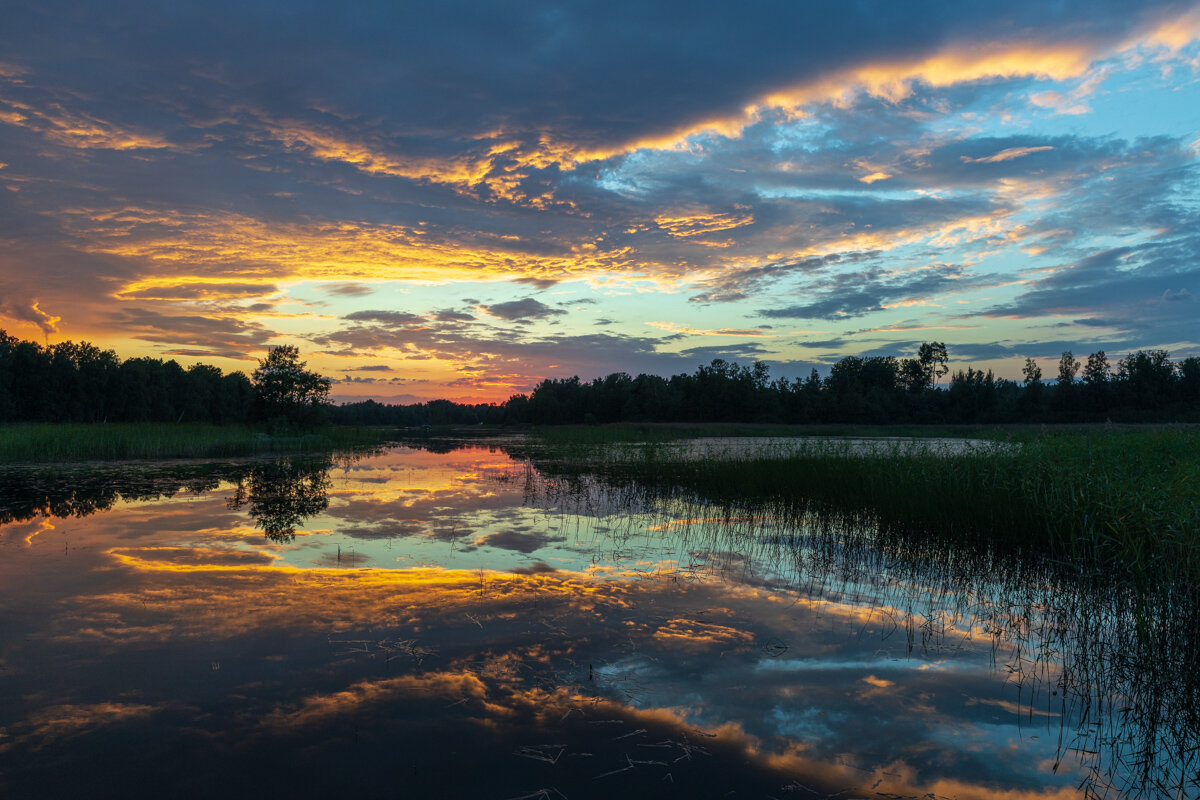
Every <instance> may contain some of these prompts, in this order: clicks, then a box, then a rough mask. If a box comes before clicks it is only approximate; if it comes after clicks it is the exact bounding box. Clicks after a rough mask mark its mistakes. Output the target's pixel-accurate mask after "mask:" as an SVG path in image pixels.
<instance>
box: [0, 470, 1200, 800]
mask: <svg viewBox="0 0 1200 800" xmlns="http://www.w3.org/2000/svg"><path fill="white" fill-rule="evenodd" d="M542 467H543V468H542V469H535V468H533V467H532V466H531V465H529V464H528V463H527V462H520V461H513V460H511V459H510V458H509V457H508V455H506V454H505V453H504V452H503V451H499V450H490V449H469V450H455V451H453V452H448V453H435V452H428V451H420V452H418V451H415V450H413V449H401V450H396V451H393V452H391V453H387V454H382V455H378V456H375V457H371V458H365V459H360V460H357V461H339V462H338V463H336V464H332V465H330V464H326V465H325V466H323V467H320V468H319V469H318V468H317V466H316V465H315V464H314V463H313V462H307V463H302V462H300V461H287V460H284V461H279V460H273V461H266V462H257V463H243V464H234V465H225V466H222V467H220V468H215V467H214V468H213V470H214V471H213V472H212V473H210V474H208V476H207V478H206V480H210V481H211V480H213V479H215V480H216V484H215V485H212V486H210V487H209V488H207V489H199V490H197V491H188V492H183V493H180V492H179V491H177V490H172V491H162V492H157V493H154V494H153V495H151V494H149V493H148V494H147V495H145V496H144V497H143V498H142V499H139V500H136V501H130V500H129V498H128V497H127V496H126V495H125V494H124V493H119V499H118V500H115V501H113V502H111V503H109V506H108V510H107V511H105V512H104V513H95V514H93V515H91V516H88V517H86V518H81V517H78V516H63V517H58V518H52V517H47V516H33V517H25V518H23V521H20V522H18V521H16V520H15V519H14V520H12V521H10V523H9V524H8V525H6V526H4V527H3V528H0V543H2V544H0V546H2V547H3V548H4V553H3V558H2V559H0V593H2V596H0V600H2V601H3V602H0V624H3V626H4V627H3V630H5V631H6V632H8V633H7V634H6V636H5V637H4V639H3V640H2V641H0V659H2V661H0V666H2V667H3V669H2V670H0V691H2V693H3V697H4V698H6V701H5V703H3V704H0V727H2V728H3V730H2V731H0V733H2V734H3V738H0V753H3V759H4V761H5V763H6V768H5V770H4V773H5V774H4V775H3V776H0V789H3V790H4V791H6V792H7V793H8V795H9V796H13V797H51V796H63V795H65V794H67V793H68V792H76V793H78V794H80V795H82V796H97V794H109V795H111V796H128V795H138V794H145V793H147V790H146V789H145V788H144V787H154V789H155V791H156V792H158V793H161V791H162V790H166V791H168V792H171V793H178V794H181V795H183V796H192V795H196V796H198V795H201V794H204V795H212V794H217V793H220V794H222V795H226V796H249V795H252V794H253V795H259V796H261V795H263V794H266V795H270V796H274V795H278V794H283V793H297V794H299V795H301V796H324V795H338V796H340V795H343V794H350V793H357V794H366V795H367V796H379V795H383V794H389V795H390V794H400V795H403V796H423V797H450V796H453V797H494V798H499V799H500V800H504V799H505V798H516V797H558V796H565V797H569V798H571V799H572V800H575V799H576V798H579V797H613V796H630V797H642V796H645V797H660V796H663V795H667V796H673V795H677V796H680V797H724V796H734V797H777V798H782V797H789V796H795V797H808V796H815V797H822V796H829V795H838V796H843V797H845V796H859V797H897V796H900V797H906V796H911V797H923V796H927V795H928V794H930V793H932V794H934V795H935V796H939V797H955V798H963V799H964V800H966V799H967V798H984V797H988V798H991V797H1010V798H1048V797H1055V798H1066V797H1078V796H1084V795H1085V794H1086V793H1087V792H1092V793H1094V794H1096V795H1099V796H1105V793H1106V792H1107V796H1112V797H1116V796H1123V795H1130V796H1134V795H1136V794H1138V792H1139V791H1140V792H1142V793H1143V794H1145V795H1147V796H1156V797H1157V796H1166V797H1176V796H1182V797H1194V796H1196V786H1195V783H1194V782H1193V783H1187V782H1186V781H1187V780H1194V775H1195V769H1194V768H1195V764H1196V762H1195V749H1194V748H1195V744H1196V742H1197V739H1196V731H1197V726H1196V720H1195V718H1194V716H1188V715H1189V714H1191V713H1193V712H1191V711H1189V710H1187V709H1190V708H1195V704H1194V703H1193V704H1192V705H1191V706H1187V708H1185V705H1186V703H1187V702H1188V696H1189V695H1188V692H1189V691H1190V692H1193V693H1194V691H1195V689H1194V683H1195V681H1194V679H1189V678H1188V676H1187V675H1186V674H1185V673H1180V672H1179V671H1178V669H1179V668H1181V667H1182V666H1183V663H1184V662H1181V661H1180V658H1181V655H1180V654H1181V653H1182V652H1183V651H1182V650H1179V649H1178V648H1176V646H1175V644H1162V645H1161V647H1160V650H1159V651H1158V652H1157V654H1156V657H1158V658H1162V659H1165V660H1166V661H1165V662H1164V663H1165V665H1166V666H1167V667H1168V669H1167V670H1164V671H1163V674H1160V673H1157V672H1156V671H1155V670H1153V669H1150V670H1147V669H1145V666H1146V664H1145V662H1144V661H1140V658H1141V657H1142V656H1144V655H1146V654H1147V652H1148V651H1145V650H1142V649H1139V648H1141V645H1140V644H1139V642H1140V641H1141V639H1138V638H1137V637H1136V630H1135V629H1131V628H1129V627H1127V624H1128V622H1129V621H1130V620H1133V619H1134V617H1133V616H1131V612H1130V608H1131V607H1130V605H1129V598H1127V597H1124V598H1123V597H1117V596H1111V595H1108V596H1106V595H1105V594H1103V593H1097V592H1094V591H1091V590H1089V589H1087V588H1086V587H1080V586H1078V585H1075V584H1072V583H1071V582H1070V580H1069V576H1067V575H1064V574H1062V573H1059V572H1056V571H1055V570H1054V568H1053V565H1047V564H1044V563H1040V562H1039V561H1038V559H1036V558H1032V557H1028V558H1022V557H1020V556H1019V555H1016V554H1012V553H1005V552H998V551H993V550H988V549H987V548H983V547H977V548H972V549H970V550H962V549H961V548H960V550H962V552H958V551H956V550H954V549H953V548H952V547H951V546H950V544H949V543H937V542H929V541H921V540H916V539H913V540H904V539H899V538H896V539H887V538H881V537H880V536H878V534H877V533H872V532H871V531H863V530H859V529H855V528H853V527H851V526H840V527H839V526H836V525H830V524H823V523H822V521H820V520H815V519H810V520H804V521H800V522H799V524H798V523H797V521H795V520H778V519H775V518H773V517H772V516H771V515H770V514H769V513H752V512H749V511H747V510H746V509H725V508H711V507H707V506H704V505H699V504H696V503H694V502H690V501H689V499H685V498H673V499H672V498H663V497H656V496H653V495H650V494H647V493H640V492H638V491H637V489H636V487H632V486H628V485H621V484H615V483H613V482H611V481H606V480H604V479H602V478H598V477H596V476H582V477H581V476H574V477H568V476H564V475H556V474H555V473H554V472H553V470H552V469H551V468H550V467H549V466H547V465H542ZM317 473H319V475H318V474H317ZM160 477H162V476H160ZM174 477H175V478H178V477H180V476H179V475H176V476H174ZM169 485H170V483H169V481H168V482H164V483H162V484H159V486H161V487H163V488H167V487H169ZM183 485H184V484H183V483H179V484H178V486H183ZM194 485H196V486H200V485H201V484H194ZM30 507H33V506H23V508H30ZM42 513H43V514H44V512H42ZM46 524H49V525H50V526H51V527H50V528H48V529H47V528H45V527H43V526H44V525H46ZM264 532H265V533H267V534H268V535H267V536H266V537H264V536H263V533H264ZM273 534H274V535H273ZM351 553H353V554H354V556H355V557H354V558H351V557H350V555H351ZM335 554H340V555H341V556H342V557H343V558H342V560H341V561H339V560H338V559H337V556H336V555H335ZM1174 610H1175V612H1176V613H1175V614H1173V615H1171V614H1168V615H1163V616H1168V617H1175V618H1183V620H1184V624H1186V614H1183V613H1182V611H1183V608H1181V607H1179V606H1178V605H1177V606H1176V607H1175V609H1174ZM1145 618H1146V619H1150V617H1148V616H1146V617H1145ZM1193 619H1194V617H1193ZM1154 624H1158V623H1154ZM1163 624H1166V623H1163ZM1171 624H1173V625H1175V624H1179V623H1171ZM1135 627H1136V626H1135ZM1153 633H1154V636H1152V637H1149V638H1155V637H1157V636H1158V635H1159V634H1165V633H1168V631H1167V630H1166V628H1157V629H1154V630H1153ZM1172 641H1173V642H1178V637H1176V638H1175V639H1173V640H1172ZM1155 675H1158V676H1159V677H1154V676H1155ZM1139 676H1143V677H1139ZM1139 681H1140V682H1139ZM1172 684H1173V685H1172ZM1189 686H1191V688H1188V687H1189ZM1194 699H1195V698H1194V694H1193V695H1192V700H1193V701H1194ZM1114 700H1115V701H1116V702H1117V705H1116V706H1113V705H1111V703H1112V702H1113V701H1114ZM1150 717H1154V718H1155V719H1156V720H1157V725H1156V726H1154V727H1152V726H1150V725H1149V721H1150ZM1122 737H1124V738H1123V739H1122ZM1148 737H1149V738H1148ZM1122 742H1124V744H1122ZM1189 747H1191V748H1192V750H1191V751H1190V753H1191V755H1188V753H1189ZM130 750H133V751H135V752H138V753H139V765H138V768H137V770H136V774H125V771H124V770H122V769H117V768H114V764H121V763H128V760H127V758H126V757H124V756H120V755H119V754H123V753H128V752H130ZM1189 759H1190V760H1189ZM65 764H69V765H71V768H70V769H67V770H64V769H63V768H62V767H63V765H65ZM1189 770H1190V772H1189ZM235 776H236V777H235ZM1114 782H1116V784H1117V785H1116V788H1107V787H1109V786H1110V785H1111V784H1113V783H1114ZM1173 782H1174V783H1173ZM98 786H100V787H102V788H100V789H97V787H98ZM1172 787H1173V788H1172ZM1168 789H1169V790H1170V791H1167V790H1168Z"/></svg>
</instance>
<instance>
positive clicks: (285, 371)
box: [0, 330, 330, 429]
mask: <svg viewBox="0 0 1200 800" xmlns="http://www.w3.org/2000/svg"><path fill="white" fill-rule="evenodd" d="M304 366H305V365H304V362H302V361H300V360H299V351H298V350H297V349H296V348H295V347H292V346H290V345H284V346H281V347H276V348H273V349H272V350H271V351H270V352H269V353H268V354H267V357H266V358H264V359H262V360H260V361H259V364H258V368H257V369H255V370H254V372H253V373H252V374H251V375H250V376H247V375H246V374H244V373H242V372H230V373H224V372H222V371H221V370H220V369H219V368H217V367H214V366H212V365H210V364H193V365H192V366H190V367H187V368H184V367H182V366H180V364H179V363H178V362H177V361H174V360H170V361H164V360H162V359H158V358H145V357H141V358H127V359H124V360H122V359H121V358H119V357H118V356H117V354H116V352H115V351H113V350H102V349H100V348H99V347H96V346H95V345H93V344H91V343H89V342H79V343H75V342H61V343H59V344H54V345H48V346H46V347H43V346H42V345H40V344H38V343H36V342H29V341H24V340H21V339H17V338H16V337H13V336H9V335H8V334H7V333H6V332H5V331H2V330H0V422H207V423H215V424H236V423H243V424H244V423H258V422H261V423H265V424H267V425H269V426H270V427H272V428H275V429H302V428H307V427H312V426H314V425H317V424H321V423H323V422H324V421H325V411H324V409H325V407H326V405H327V396H328V394H329V386H330V382H329V380H328V379H327V378H323V377H321V376H319V375H317V374H315V373H312V372H310V371H308V370H306V369H305V368H304Z"/></svg>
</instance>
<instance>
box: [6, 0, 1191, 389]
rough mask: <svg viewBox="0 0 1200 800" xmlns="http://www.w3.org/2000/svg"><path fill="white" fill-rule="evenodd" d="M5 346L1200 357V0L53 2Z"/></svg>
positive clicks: (419, 377) (9, 237)
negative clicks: (1154, 351) (1143, 352)
mask: <svg viewBox="0 0 1200 800" xmlns="http://www.w3.org/2000/svg"><path fill="white" fill-rule="evenodd" d="M4 18H5V21H4V24H3V25H2V26H0V329H4V330H7V332H8V333H9V334H11V335H14V336H19V337H21V338H26V339H34V340H37V341H40V342H43V343H50V344H54V343H57V342H61V341H66V340H73V341H80V340H87V341H91V342H93V343H95V344H97V345H100V346H102V347H105V348H112V349H115V350H116V351H117V353H118V354H119V355H120V356H121V357H123V358H128V357H134V356H151V357H156V358H174V359H176V360H178V361H180V363H183V364H190V363H195V362H197V361H200V362H206V363H211V364H215V365H217V366H219V367H221V368H222V369H225V370H234V369H238V370H244V371H246V372H249V371H251V370H253V368H254V367H255V366H256V364H257V360H258V359H260V358H262V357H263V356H264V355H265V354H266V352H267V351H268V349H269V348H271V347H273V346H277V345H281V344H294V345H296V346H297V347H299V348H300V350H301V354H302V357H303V358H304V359H305V360H306V361H307V362H308V365H309V367H310V368H312V369H315V370H317V371H319V372H321V373H322V374H325V375H327V376H329V377H331V378H333V379H334V386H333V395H334V397H335V398H337V399H339V400H350V399H355V398H367V397H371V398H375V399H377V400H379V401H381V402H401V403H403V402H414V401H418V400H424V399H431V398H437V397H444V398H449V399H454V400H458V401H468V402H483V401H493V400H503V399H505V398H507V397H508V396H510V395H512V394H515V393H519V392H527V391H529V390H530V389H531V388H532V387H533V386H535V385H536V384H537V383H538V382H539V381H540V380H541V379H543V378H545V377H569V376H572V375H578V376H580V377H581V378H582V379H584V380H591V379H592V378H595V377H599V376H603V375H607V374H609V373H612V372H627V373H630V374H634V375H636V374H637V373H640V372H648V373H655V374H659V375H672V374H676V373H680V372H692V371H694V370H695V368H696V367H697V366H699V365H701V364H705V363H708V362H709V361H711V360H712V359H714V358H723V359H726V360H730V361H738V362H740V363H743V364H748V363H750V362H751V361H754V360H761V361H765V362H767V363H768V364H769V365H770V366H771V370H772V375H773V376H783V377H796V376H802V375H807V374H808V373H809V372H810V371H811V369H813V368H814V367H815V368H817V369H818V370H820V371H822V372H825V371H827V369H828V365H829V364H832V363H834V362H836V361H837V360H838V359H840V358H843V357H845V356H848V355H860V356H872V355H896V356H909V355H912V354H913V353H914V352H915V351H916V349H917V347H918V346H919V345H920V343H921V342H924V341H942V342H945V343H946V346H947V349H948V351H949V355H950V361H951V366H952V367H953V368H956V369H957V368H964V367H966V366H968V365H970V366H974V367H976V368H981V369H984V368H992V369H995V370H996V372H997V374H998V375H1000V376H1003V377H1010V378H1016V377H1019V375H1020V368H1021V366H1022V364H1023V362H1024V359H1025V358H1027V357H1029V358H1034V359H1037V360H1038V361H1039V362H1041V363H1042V364H1043V370H1044V371H1045V372H1046V374H1048V375H1053V374H1055V371H1056V370H1055V367H1054V364H1055V363H1056V362H1057V361H1058V358H1059V356H1060V354H1061V353H1062V351H1064V350H1071V351H1073V352H1074V353H1075V354H1076V355H1077V356H1079V355H1083V356H1086V355H1087V354H1089V353H1091V352H1095V351H1096V350H1100V349H1103V350H1105V351H1106V352H1107V353H1108V354H1109V358H1110V360H1115V358H1119V357H1121V356H1123V355H1125V354H1127V353H1129V352H1131V351H1133V350H1137V349H1150V348H1162V349H1166V350H1168V351H1170V353H1171V355H1172V357H1173V358H1176V359H1178V358H1183V357H1187V356H1194V355H1200V323H1198V322H1197V320H1198V319H1200V304H1198V300H1200V181H1198V173H1197V169H1198V161H1200V4H1197V3H1194V2H1193V3H1176V2H1139V3H1128V2H1120V3H1117V2H1107V0H1090V2H1074V1H1073V0H1061V1H1060V2H1053V3H1047V2H1045V0H1030V2H1006V3H996V2H987V3H982V2H980V3H975V2H962V1H961V0H955V1H954V2H916V3H895V2H887V3H885V2H845V0H841V1H840V2H804V3H796V2H746V3H738V4H734V3H727V2H724V3H698V2H695V0H691V1H690V2H687V3H682V2H658V3H645V2H614V1H613V0H607V1H606V2H603V3H601V2H573V3H561V4H556V3H547V2H539V1H538V0H522V2H507V3H506V2H469V3H468V2H456V1H454V0H445V1H439V2H437V3H421V4H417V3H404V2H386V3H385V2H379V3H370V2H363V3H356V4H352V5H348V6H344V7H335V6H334V5H333V4H329V3H313V2H301V1H300V0H289V1H288V2H253V1H243V2H235V3H226V2H215V1H214V0H208V1H207V2H203V3H200V2H176V3H169V4H166V3H149V2H129V1H128V0H110V1H109V2H105V3H78V2H77V3H69V2H67V3H64V2H57V0H39V2H36V3H33V2H15V3H8V4H6V5H5V12H4Z"/></svg>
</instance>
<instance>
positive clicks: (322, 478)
mask: <svg viewBox="0 0 1200 800" xmlns="http://www.w3.org/2000/svg"><path fill="white" fill-rule="evenodd" d="M332 464H333V460H332V458H329V457H321V458H311V457H310V458H303V459H293V458H280V459H276V460H274V461H268V462H266V463H262V464H255V465H254V466H252V467H250V469H249V471H248V472H246V473H244V474H239V475H238V477H237V489H236V491H235V493H234V495H233V496H232V497H230V498H229V499H228V501H227V505H228V506H229V508H231V509H234V510H235V511H236V510H240V509H242V508H243V507H245V508H247V510H248V513H249V514H250V517H251V518H252V519H253V520H254V522H255V525H257V526H258V527H259V528H262V530H263V533H265V534H266V535H267V538H268V539H270V540H271V541H273V542H286V541H291V540H292V539H295V538H296V528H299V527H301V525H302V524H303V522H304V520H306V519H308V518H309V517H312V516H315V515H316V514H319V513H321V512H322V511H324V510H325V509H326V508H328V507H329V498H328V496H327V494H328V492H329V487H330V486H331V485H332V484H333V481H332V479H330V477H329V468H330V467H331V466H332Z"/></svg>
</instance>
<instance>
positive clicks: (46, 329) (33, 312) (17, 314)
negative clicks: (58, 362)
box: [0, 298, 62, 336]
mask: <svg viewBox="0 0 1200 800" xmlns="http://www.w3.org/2000/svg"><path fill="white" fill-rule="evenodd" d="M0 316H5V317H9V318H10V319H15V320H19V321H21V322H28V323H30V324H32V325H36V326H37V327H38V328H40V329H41V331H42V333H44V334H46V335H47V336H49V335H50V334H52V333H57V332H58V323H59V322H61V321H62V317H56V316H54V315H52V314H48V313H47V312H45V311H43V310H42V309H41V308H39V306H38V300H37V298H33V299H31V300H29V301H27V302H25V303H22V302H20V301H16V302H14V301H13V300H11V299H8V298H3V299H0Z"/></svg>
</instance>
